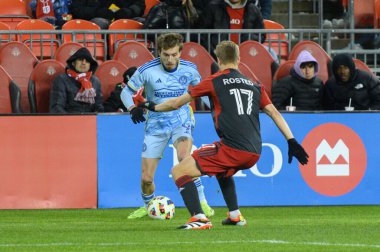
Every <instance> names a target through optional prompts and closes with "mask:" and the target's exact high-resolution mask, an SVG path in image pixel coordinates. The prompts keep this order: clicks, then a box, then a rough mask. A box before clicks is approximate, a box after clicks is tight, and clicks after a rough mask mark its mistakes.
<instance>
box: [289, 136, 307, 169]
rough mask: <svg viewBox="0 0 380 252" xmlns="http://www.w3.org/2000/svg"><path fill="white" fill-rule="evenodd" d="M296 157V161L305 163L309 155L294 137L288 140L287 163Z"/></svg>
mask: <svg viewBox="0 0 380 252" xmlns="http://www.w3.org/2000/svg"><path fill="white" fill-rule="evenodd" d="M293 157H296V158H297V159H298V161H299V162H300V163H301V164H302V165H305V164H307V162H308V158H309V155H308V154H307V153H306V151H305V150H304V148H303V147H302V145H300V144H299V143H298V142H297V140H296V139H295V138H291V139H289V140H288V163H289V164H290V163H291V162H292V160H293Z"/></svg>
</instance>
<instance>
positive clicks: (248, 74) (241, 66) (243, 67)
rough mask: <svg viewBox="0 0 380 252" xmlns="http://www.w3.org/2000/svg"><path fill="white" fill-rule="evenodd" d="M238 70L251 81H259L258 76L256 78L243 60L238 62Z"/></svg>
mask: <svg viewBox="0 0 380 252" xmlns="http://www.w3.org/2000/svg"><path fill="white" fill-rule="evenodd" d="M239 71H240V72H241V73H242V74H243V75H245V76H246V77H248V78H249V79H250V80H251V81H253V82H255V83H259V82H260V81H259V78H257V76H256V75H255V74H254V73H253V72H252V71H251V69H249V67H248V66H247V65H246V64H245V63H243V62H240V63H239Z"/></svg>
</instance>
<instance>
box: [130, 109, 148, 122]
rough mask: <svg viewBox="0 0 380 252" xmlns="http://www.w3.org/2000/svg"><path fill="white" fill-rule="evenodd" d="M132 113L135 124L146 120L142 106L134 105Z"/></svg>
mask: <svg viewBox="0 0 380 252" xmlns="http://www.w3.org/2000/svg"><path fill="white" fill-rule="evenodd" d="M130 113H131V118H132V121H133V123H134V124H136V123H141V122H145V117H144V110H143V109H142V108H140V107H134V108H133V109H132V110H131V112H130Z"/></svg>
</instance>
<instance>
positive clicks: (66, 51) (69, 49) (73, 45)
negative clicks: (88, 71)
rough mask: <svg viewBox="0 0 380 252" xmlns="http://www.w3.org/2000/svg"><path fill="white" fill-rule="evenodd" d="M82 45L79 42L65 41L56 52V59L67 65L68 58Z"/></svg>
mask: <svg viewBox="0 0 380 252" xmlns="http://www.w3.org/2000/svg"><path fill="white" fill-rule="evenodd" d="M82 47H83V45H82V44H79V43H77V42H66V43H63V44H62V45H60V46H59V47H58V49H57V51H56V52H55V55H54V59H55V60H57V61H59V62H61V63H62V64H64V65H66V60H67V59H68V58H70V56H71V55H73V54H74V53H75V52H76V51H78V50H79V49H80V48H82Z"/></svg>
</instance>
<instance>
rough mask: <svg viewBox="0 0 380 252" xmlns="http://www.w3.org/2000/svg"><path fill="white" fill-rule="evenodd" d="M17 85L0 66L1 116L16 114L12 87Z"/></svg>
mask: <svg viewBox="0 0 380 252" xmlns="http://www.w3.org/2000/svg"><path fill="white" fill-rule="evenodd" d="M12 85H15V84H14V82H13V80H12V77H11V76H9V74H8V73H7V71H5V69H4V68H3V67H2V66H0V114H10V113H12V112H16V111H13V110H12V107H13V106H12V102H13V101H12V96H11V86H12Z"/></svg>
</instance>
